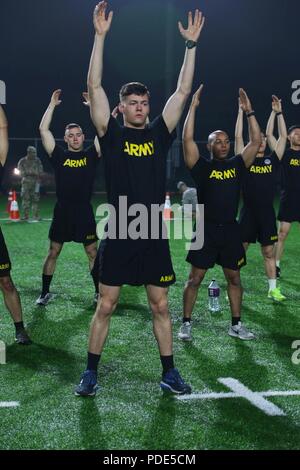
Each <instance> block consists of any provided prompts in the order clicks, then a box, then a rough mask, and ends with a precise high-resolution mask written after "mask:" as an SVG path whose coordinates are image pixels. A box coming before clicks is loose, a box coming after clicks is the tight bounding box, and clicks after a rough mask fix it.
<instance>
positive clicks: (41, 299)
mask: <svg viewBox="0 0 300 470" xmlns="http://www.w3.org/2000/svg"><path fill="white" fill-rule="evenodd" d="M52 298H53V294H50V292H48V294H46V295H44V297H42V296H41V295H40V296H39V298H38V299H37V300H36V302H35V303H36V305H44V306H45V305H47V303H48V302H49V301H50V300H51V299H52Z"/></svg>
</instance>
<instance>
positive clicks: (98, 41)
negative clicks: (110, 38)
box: [87, 2, 113, 137]
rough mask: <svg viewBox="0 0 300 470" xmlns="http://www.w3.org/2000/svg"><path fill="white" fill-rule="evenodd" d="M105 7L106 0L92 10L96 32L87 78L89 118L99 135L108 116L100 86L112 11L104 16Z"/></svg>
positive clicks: (107, 106) (105, 127) (101, 133)
mask: <svg viewBox="0 0 300 470" xmlns="http://www.w3.org/2000/svg"><path fill="white" fill-rule="evenodd" d="M106 8H107V2H100V3H98V5H97V6H96V8H95V11H94V27H95V32H96V34H95V41H94V47H93V51H92V55H91V60H90V67H89V71H88V78H87V85H88V93H89V97H90V102H91V104H90V110H91V118H92V121H93V123H94V125H95V127H96V129H97V132H98V134H99V136H100V137H102V136H103V135H104V134H105V133H106V130H107V125H108V121H109V118H110V108H109V103H108V99H107V96H106V93H105V91H104V89H103V87H102V75H103V50H104V41H105V37H106V34H107V33H108V31H109V29H110V26H111V22H112V18H113V12H112V11H111V12H110V13H109V14H108V17H107V18H106Z"/></svg>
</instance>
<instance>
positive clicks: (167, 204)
mask: <svg viewBox="0 0 300 470" xmlns="http://www.w3.org/2000/svg"><path fill="white" fill-rule="evenodd" d="M173 217H174V214H173V212H172V210H171V200H170V194H169V193H167V194H166V200H165V207H164V220H171V219H173Z"/></svg>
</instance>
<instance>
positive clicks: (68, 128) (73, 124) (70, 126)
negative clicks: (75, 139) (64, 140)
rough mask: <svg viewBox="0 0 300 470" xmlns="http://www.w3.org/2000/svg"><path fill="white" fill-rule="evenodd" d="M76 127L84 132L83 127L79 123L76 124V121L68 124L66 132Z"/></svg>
mask: <svg viewBox="0 0 300 470" xmlns="http://www.w3.org/2000/svg"><path fill="white" fill-rule="evenodd" d="M74 127H78V128H79V129H80V130H81V132H82V129H81V127H80V125H79V124H76V122H71V124H68V125H67V126H66V128H65V134H66V132H67V131H69V130H71V129H74Z"/></svg>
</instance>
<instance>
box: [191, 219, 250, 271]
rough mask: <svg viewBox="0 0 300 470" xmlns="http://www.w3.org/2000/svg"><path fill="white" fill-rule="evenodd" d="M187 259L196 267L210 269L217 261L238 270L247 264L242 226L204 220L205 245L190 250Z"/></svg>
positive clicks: (228, 267)
mask: <svg viewBox="0 0 300 470" xmlns="http://www.w3.org/2000/svg"><path fill="white" fill-rule="evenodd" d="M186 261H187V262H188V263H190V264H191V265H192V266H194V267H195V268H199V269H210V268H213V267H214V265H215V263H217V264H219V265H220V266H222V267H223V268H227V269H232V270H234V271H238V270H239V269H240V268H242V267H243V266H245V265H246V254H245V250H244V248H243V244H242V238H241V232H240V226H239V224H238V223H237V222H233V223H231V224H224V225H223V224H215V223H211V222H207V221H205V222H204V245H203V248H201V250H190V251H189V253H188V256H187V258H186Z"/></svg>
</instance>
